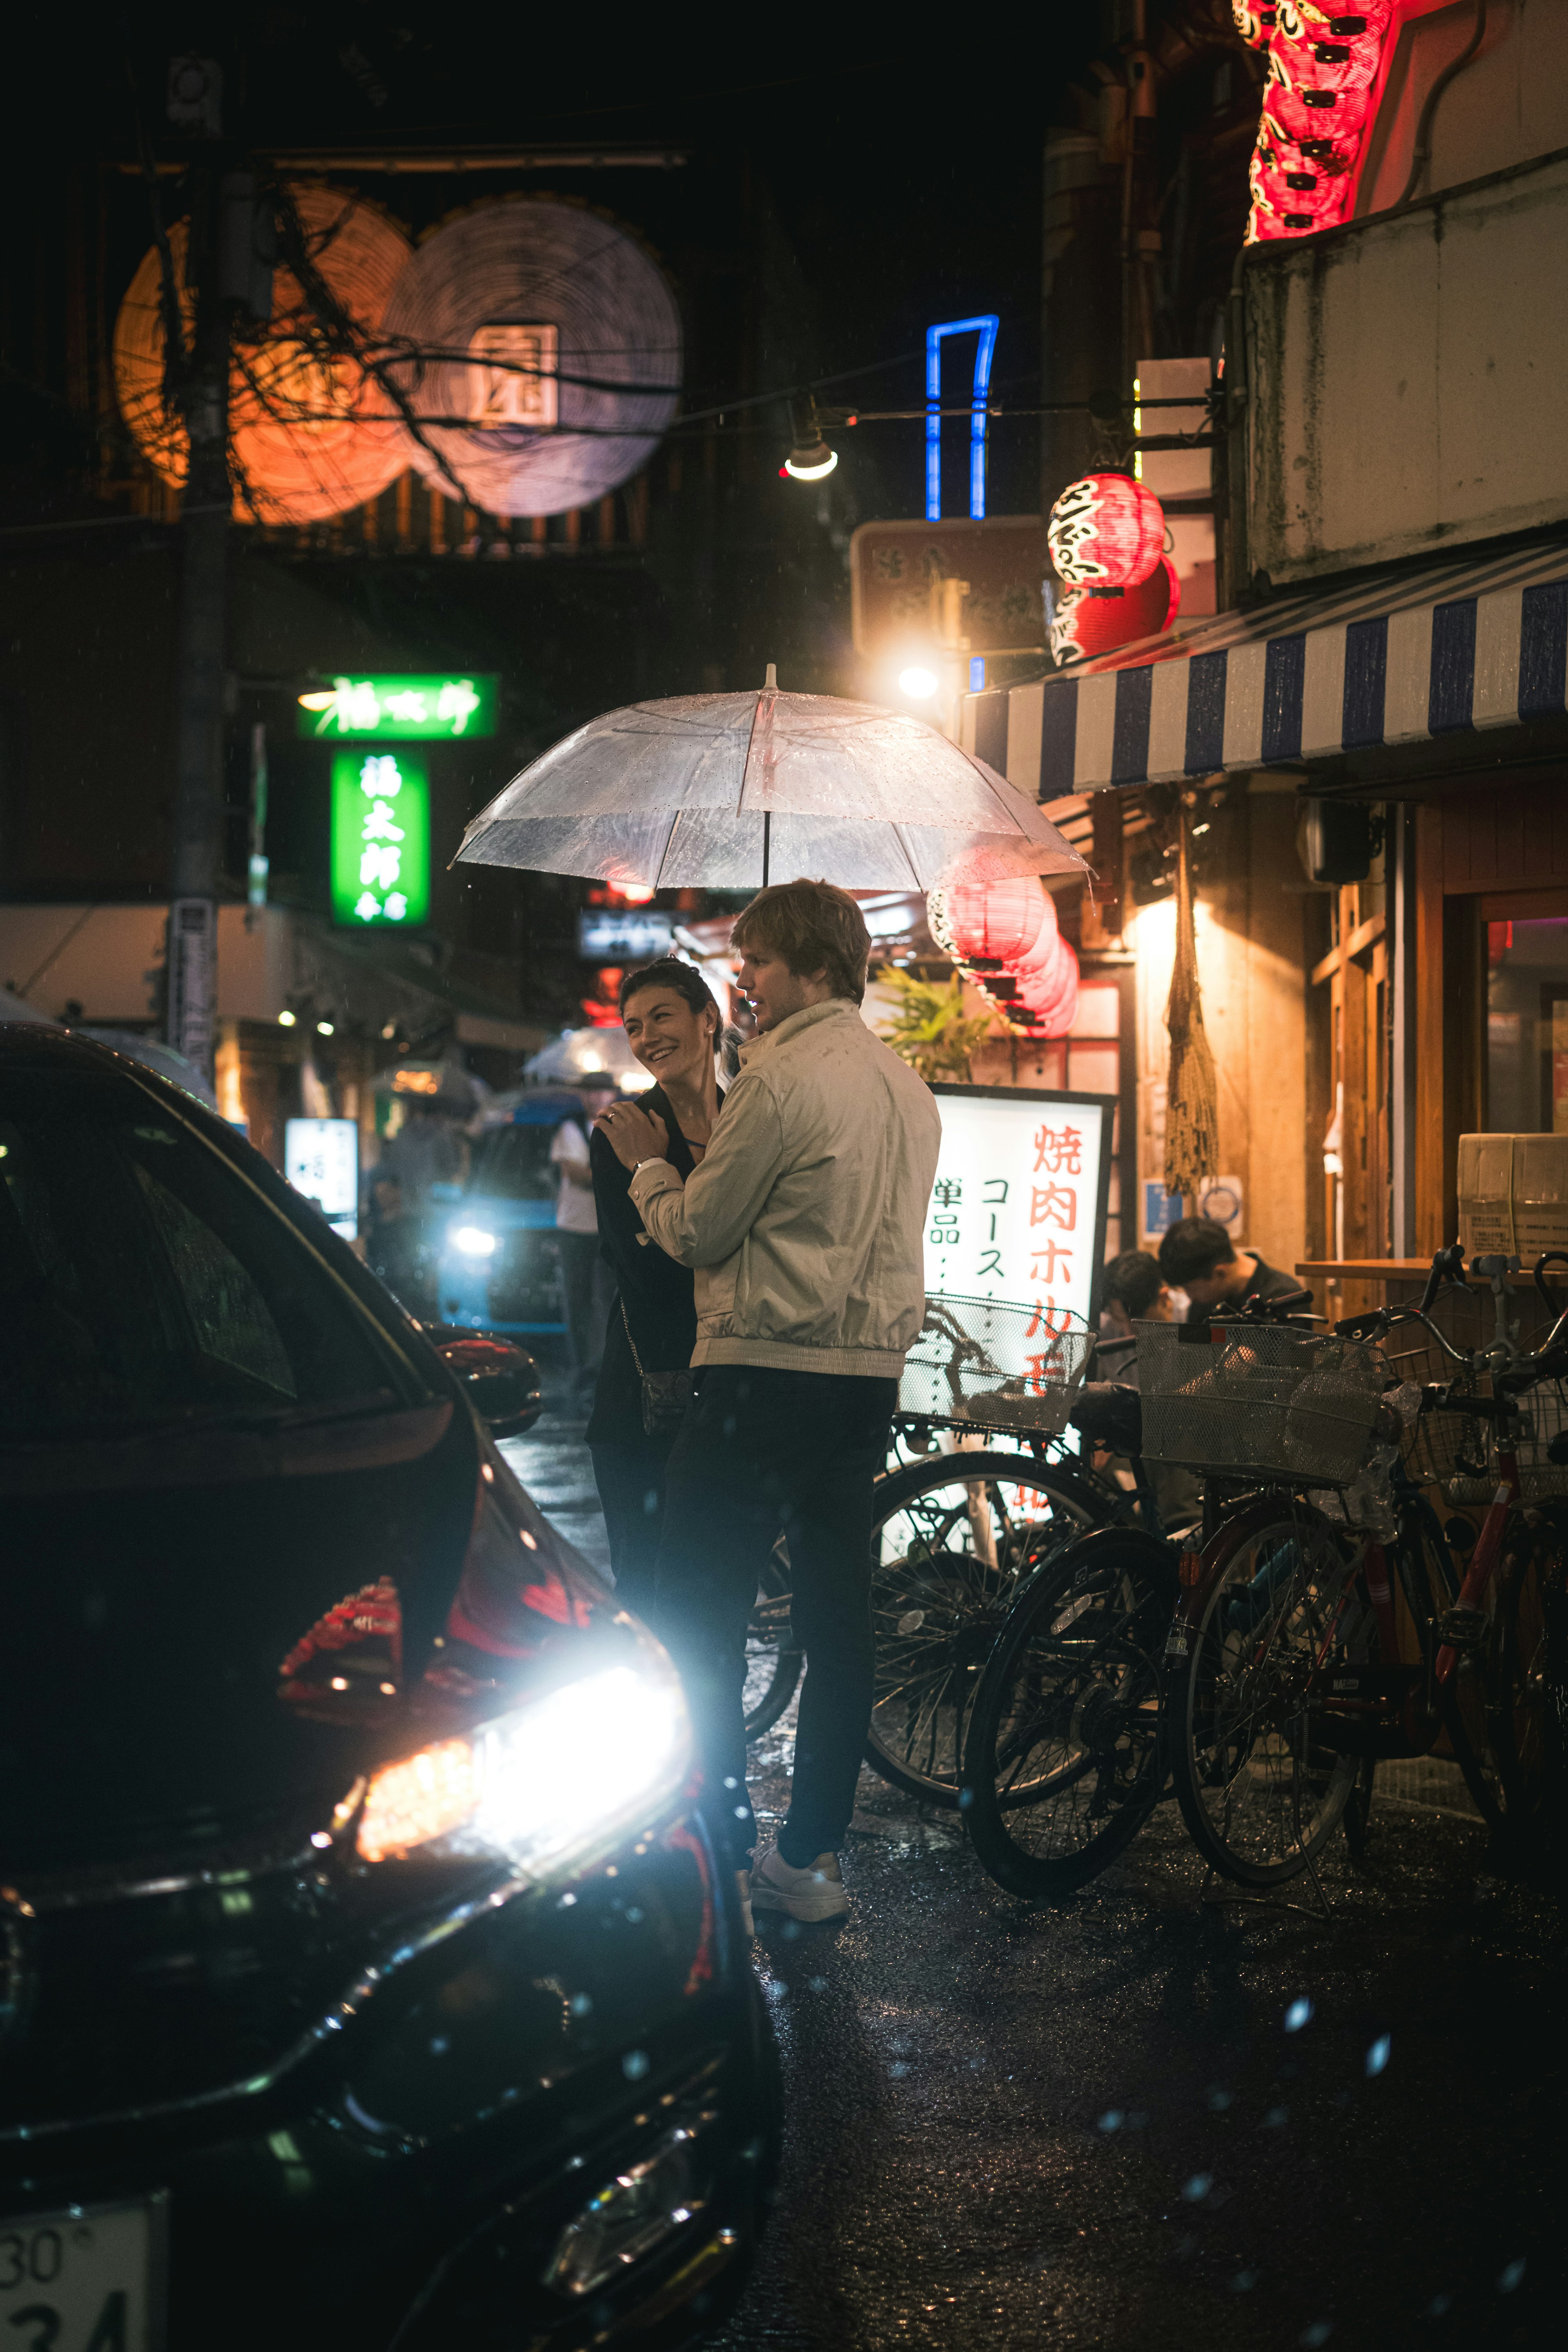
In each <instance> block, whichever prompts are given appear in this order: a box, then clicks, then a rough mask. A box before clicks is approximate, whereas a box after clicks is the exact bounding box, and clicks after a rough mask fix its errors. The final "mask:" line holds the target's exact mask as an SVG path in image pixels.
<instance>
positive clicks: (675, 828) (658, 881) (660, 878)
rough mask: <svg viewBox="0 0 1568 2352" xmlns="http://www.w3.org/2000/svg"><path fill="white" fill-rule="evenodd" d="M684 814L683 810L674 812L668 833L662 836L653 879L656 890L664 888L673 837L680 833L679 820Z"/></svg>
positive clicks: (673, 842)
mask: <svg viewBox="0 0 1568 2352" xmlns="http://www.w3.org/2000/svg"><path fill="white" fill-rule="evenodd" d="M685 814H686V812H685V810H684V809H677V810H676V812H675V814H674V816H673V818H672V819H671V821H670V827H669V831H668V833H667V834H666V835H665V836H664V847H663V848H662V849H661V850H660V851H659V853H658V868H657V870H656V871H655V874H654V877H653V887H654V888H655V889H656V890H662V889H663V887H664V869H665V867H666V866H668V864H669V853H670V851H671V850H672V849H673V848H674V847H675V836H676V835H677V834H678V833H679V831H680V820H681V818H682V817H683V816H684V815H685Z"/></svg>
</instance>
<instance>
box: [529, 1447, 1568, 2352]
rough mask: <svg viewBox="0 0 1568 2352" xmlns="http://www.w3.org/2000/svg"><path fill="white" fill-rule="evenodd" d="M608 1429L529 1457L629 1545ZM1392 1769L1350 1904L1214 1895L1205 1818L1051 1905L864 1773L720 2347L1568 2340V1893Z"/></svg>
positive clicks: (779, 1788) (548, 1499)
mask: <svg viewBox="0 0 1568 2352" xmlns="http://www.w3.org/2000/svg"><path fill="white" fill-rule="evenodd" d="M580 1428H581V1424H580V1423H576V1422H574V1421H572V1420H571V1419H569V1418H567V1417H564V1416H563V1415H559V1414H555V1415H552V1417H551V1419H550V1420H549V1421H548V1422H547V1423H543V1424H542V1425H541V1428H540V1430H539V1431H538V1432H537V1433H535V1434H534V1435H533V1436H532V1437H531V1438H529V1439H526V1440H524V1441H522V1442H521V1444H518V1445H516V1446H513V1447H509V1448H508V1451H509V1453H510V1454H512V1456H513V1458H514V1460H515V1461H516V1463H517V1466H518V1468H519V1470H520V1472H521V1475H523V1476H524V1477H525V1478H526V1479H527V1480H528V1481H529V1483H530V1485H531V1487H532V1488H533V1491H534V1492H535V1494H536V1495H537V1496H538V1499H539V1501H540V1503H541V1505H542V1507H543V1508H545V1509H546V1510H547V1511H549V1512H550V1513H551V1515H552V1517H554V1518H555V1519H556V1521H557V1523H558V1524H559V1525H560V1526H561V1527H562V1528H563V1532H565V1533H567V1534H569V1535H570V1536H571V1537H572V1538H573V1540H574V1541H575V1542H576V1543H578V1544H579V1545H580V1547H581V1548H582V1549H584V1551H586V1552H587V1553H588V1554H589V1556H590V1557H591V1558H594V1559H599V1560H601V1561H602V1560H603V1559H604V1535H603V1526H602V1522H600V1521H599V1518H598V1514H597V1509H596V1506H595V1498H594V1492H593V1483H592V1477H591V1473H590V1470H589V1465H588V1461H587V1455H586V1454H585V1452H584V1449H583V1448H582V1447H581V1444H580V1443H578V1442H577V1441H578V1438H579V1435H580ZM788 1747H789V1740H788V1718H786V1719H785V1723H784V1725H783V1726H781V1727H780V1729H779V1731H778V1732H776V1733H774V1734H773V1735H772V1736H770V1738H769V1739H768V1740H767V1741H765V1742H764V1743H763V1747H762V1748H761V1750H760V1751H758V1752H757V1754H756V1756H755V1764H756V1774H755V1778H754V1781H753V1793H754V1795H755V1797H756V1800H757V1810H758V1813H759V1816H760V1818H761V1819H762V1820H763V1823H764V1826H766V1824H767V1823H768V1822H769V1821H770V1819H773V1818H776V1817H777V1815H778V1814H779V1813H780V1811H782V1809H783V1805H784V1801H785V1794H786V1785H787V1783H786V1774H787V1757H788ZM1383 1777H1384V1780H1387V1781H1388V1782H1389V1783H1390V1786H1389V1787H1388V1788H1387V1789H1386V1790H1384V1788H1383V1787H1382V1785H1381V1783H1380V1793H1379V1797H1378V1800H1377V1802H1376V1805H1375V1807H1374V1811H1373V1824H1372V1836H1371V1839H1370V1842H1369V1845H1368V1850H1367V1853H1366V1857H1365V1860H1364V1863H1363V1864H1362V1865H1361V1866H1359V1867H1356V1866H1353V1865H1352V1863H1351V1860H1350V1857H1349V1855H1348V1853H1347V1851H1346V1849H1345V1847H1344V1845H1343V1843H1338V1842H1337V1843H1336V1844H1335V1846H1334V1847H1333V1848H1332V1849H1331V1855H1330V1859H1329V1861H1328V1864H1327V1866H1326V1867H1325V1869H1324V1871H1323V1874H1322V1876H1323V1886H1324V1891H1325V1894H1326V1896H1327V1900H1328V1904H1329V1916H1328V1917H1327V1918H1326V1919H1324V1918H1322V1917H1321V1916H1318V1914H1317V1913H1316V1910H1315V1908H1314V1906H1313V1905H1312V1902H1311V1897H1310V1892H1303V1891H1302V1890H1301V1888H1300V1883H1298V1886H1297V1888H1296V1889H1295V1890H1292V1891H1293V1892H1294V1893H1295V1895H1296V1896H1297V1903H1296V1904H1293V1905H1290V1906H1286V1905H1283V1904H1281V1903H1280V1902H1279V1900H1278V1899H1270V1900H1268V1901H1264V1902H1258V1901H1247V1902H1235V1901H1228V1900H1223V1899H1222V1900H1214V1899H1211V1898H1213V1897H1214V1896H1215V1895H1220V1896H1223V1895H1225V1893H1226V1890H1225V1889H1224V1888H1222V1887H1220V1886H1218V1885H1208V1886H1207V1887H1206V1888H1205V1877H1204V1872H1203V1867H1202V1865H1201V1864H1200V1863H1198V1861H1197V1860H1196V1859H1195V1857H1194V1854H1193V1853H1192V1851H1191V1849H1190V1847H1189V1846H1188V1845H1187V1844H1186V1843H1185V1840H1184V1834H1183V1832H1182V1829H1181V1823H1180V1819H1179V1816H1178V1815H1177V1814H1176V1811H1175V1809H1174V1807H1173V1806H1167V1807H1163V1808H1162V1810H1161V1811H1160V1812H1159V1813H1158V1814H1157V1815H1156V1816H1155V1819H1154V1821H1153V1822H1152V1824H1151V1825H1150V1826H1149V1828H1147V1829H1146V1830H1145V1831H1144V1832H1143V1834H1142V1837H1141V1838H1140V1839H1139V1840H1138V1841H1137V1842H1136V1843H1135V1844H1134V1845H1133V1846H1132V1847H1131V1850H1130V1852H1129V1853H1128V1855H1127V1856H1126V1857H1125V1858H1124V1860H1123V1861H1122V1862H1121V1864H1119V1865H1118V1866H1117V1867H1115V1868H1114V1869H1113V1870H1111V1871H1110V1872H1109V1873H1108V1874H1106V1875H1105V1876H1104V1877H1103V1878H1101V1879H1100V1880H1099V1881H1098V1882H1097V1883H1096V1884H1095V1885H1093V1886H1091V1887H1089V1888H1088V1889H1086V1890H1085V1891H1084V1892H1083V1893H1082V1894H1081V1895H1079V1896H1077V1897H1076V1898H1074V1899H1072V1900H1070V1901H1068V1902H1067V1903H1065V1904H1062V1905H1059V1906H1055V1907H1052V1908H1049V1909H1033V1908H1031V1907H1029V1906H1026V1905H1024V1904H1021V1903H1018V1902H1016V1900H1014V1899H1013V1898H1012V1897H1010V1896H1008V1895H1005V1894H1003V1892H1002V1891H1001V1889H1000V1888H998V1887H996V1886H994V1885H993V1884H992V1883H991V1881H990V1880H989V1879H987V1878H986V1876H985V1874H984V1872H983V1871H982V1869H981V1868H980V1865H979V1864H978V1863H977V1862H976V1861H975V1859H974V1857H973V1854H972V1853H970V1851H969V1849H968V1847H967V1844H966V1843H965V1841H964V1839H963V1833H962V1829H961V1827H960V1824H959V1820H958V1816H957V1815H956V1814H952V1813H949V1814H943V1813H941V1812H938V1811H934V1810H930V1809H925V1808H921V1807H914V1806H911V1805H910V1802H909V1801H908V1800H906V1799H903V1798H901V1797H899V1796H897V1795H896V1794H895V1793H894V1792H892V1791H891V1790H887V1789H885V1788H884V1787H883V1786H882V1784H881V1783H880V1782H879V1781H878V1780H875V1779H874V1778H873V1777H872V1776H871V1775H870V1774H869V1773H865V1774H863V1775H862V1780H861V1788H860V1805H859V1809H858V1811H857V1815H856V1819H855V1823H854V1826H853V1830H852V1832H851V1838H850V1843H849V1847H848V1849H847V1853H846V1854H845V1857H844V1868H845V1877H846V1880H847V1884H848V1886H849V1889H850V1893H851V1897H852V1902H853V1916H852V1917H851V1919H850V1921H849V1923H848V1925H847V1927H844V1928H842V1929H839V1930H838V1931H837V1932H835V1931H831V1930H829V1931H823V1930H810V1929H807V1930H803V1931H799V1932H797V1933H795V1935H794V1936H793V1937H784V1936H780V1935H779V1934H778V1933H777V1932H776V1931H774V1932H771V1933H770V1934H769V1937H768V1939H767V1941H766V1942H765V1943H764V1944H762V1945H759V1947H758V1951H757V1967H758V1970H759V1974H760V1976H761V1979H762V1981H763V1986H764V1989H765V1990H766V1993H767V1997H768V2000H769V2003H770V2006H771V2009H772V2011H773V2019H774V2022H775V2025H776V2027H777V2031H778V2036H779V2042H780V2045H781V2049H782V2051H783V2055H784V2079H785V2094H786V2116H787V2125H786V2146H785V2152H784V2169H783V2176H782V2179H781V2182H780V2188H779V2195H778V2201H777V2206H776V2210H775V2212H774V2215H773V2224H772V2228H771V2231H770V2232H769V2235H768V2238H767V2240H766V2242H765V2243H764V2246H763V2251H762V2253H761V2256H760V2258H759V2261H758V2263H757V2267H756V2270H755V2273H754V2274H753V2276H752V2282H751V2284H750V2286H749V2288H748V2290H747V2292H746V2294H745V2296H744V2299H743V2300H742V2304H741V2305H740V2307H739V2308H738V2310H737V2311H736V2313H735V2314H734V2315H733V2316H732V2318H731V2320H730V2322H729V2323H728V2325H727V2326H724V2327H723V2328H722V2330H721V2332H720V2333H719V2334H718V2335H717V2336H714V2337H713V2338H711V2339H710V2340H711V2343H712V2345H713V2346H714V2347H717V2352H846V2348H847V2347H852V2352H861V2347H866V2352H881V2347H891V2346H896V2345H898V2346H903V2345H914V2346H927V2345H930V2346H941V2347H1009V2352H1010V2347H1057V2346H1069V2345H1072V2346H1089V2345H1096V2346H1112V2347H1130V2352H1131V2347H1136V2352H1143V2347H1170V2352H1185V2347H1193V2348H1194V2352H1229V2347H1247V2352H1252V2347H1258V2352H1274V2347H1279V2352H1289V2348H1290V2347H1304V2352H1313V2347H1319V2346H1332V2347H1336V2352H1338V2347H1363V2346H1365V2347H1380V2352H1381V2347H1403V2346H1405V2345H1410V2346H1418V2347H1433V2352H1440V2348H1441V2347H1458V2346H1464V2347H1470V2346H1483V2345H1484V2346H1487V2347H1503V2346H1508V2347H1515V2346H1530V2347H1537V2346H1542V2347H1545V2346H1552V2347H1557V2346H1559V2345H1561V2344H1562V2343H1563V2341H1564V2340H1565V2336H1568V2327H1565V2323H1564V2317H1563V2285H1564V2283H1565V2279H1564V2273H1565V2269H1568V2263H1565V2259H1564V2250H1565V2244H1568V2163H1565V2161H1564V2154H1563V2115H1564V2098H1563V2095H1564V2087H1565V2083H1564V2077H1565V2065H1564V2060H1565V2057H1568V2030H1565V2026H1564V2014H1565V1993H1568V1971H1565V1969H1564V1967H1563V1958H1564V1952H1563V1946H1564V1932H1563V1931H1564V1916H1565V1906H1564V1903H1563V1899H1562V1898H1563V1885H1562V1881H1561V1879H1560V1878H1553V1876H1552V1874H1550V1873H1549V1872H1546V1871H1542V1872H1541V1873H1539V1874H1536V1875H1535V1876H1534V1877H1532V1878H1520V1877H1517V1876H1511V1875H1507V1874H1502V1873H1501V1872H1500V1870H1499V1868H1498V1866H1497V1865H1496V1864H1495V1863H1494V1862H1493V1861H1492V1859H1491V1858H1490V1857H1489V1854H1488V1853H1487V1844H1486V1838H1485V1835H1484V1832H1483V1831H1482V1829H1481V1827H1480V1825H1479V1822H1476V1821H1475V1819H1474V1818H1473V1816H1471V1815H1470V1814H1469V1809H1468V1800H1467V1799H1466V1797H1465V1794H1464V1791H1463V1789H1462V1786H1458V1785H1457V1782H1458V1776H1457V1774H1456V1773H1454V1772H1453V1771H1452V1769H1451V1768H1444V1767H1440V1766H1431V1765H1426V1766H1420V1767H1410V1766H1405V1767H1392V1768H1391V1767H1384V1773H1383ZM1302 2003H1308V2004H1310V2015H1309V2016H1307V2017H1306V2021H1305V2022H1300V2019H1301V2017H1302V2015H1303V2011H1302V2010H1301V2008H1300V2004H1302ZM1288 2020H1291V2021H1292V2022H1293V2030H1292V2024H1291V2023H1288ZM1384 2044H1386V2050H1384ZM1380 2061H1383V2062H1384V2063H1381V2064H1380V2063H1379V2062H1380Z"/></svg>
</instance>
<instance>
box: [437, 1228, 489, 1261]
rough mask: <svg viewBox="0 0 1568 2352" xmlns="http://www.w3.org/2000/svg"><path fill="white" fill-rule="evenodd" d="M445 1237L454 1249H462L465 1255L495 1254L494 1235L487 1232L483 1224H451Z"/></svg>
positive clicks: (487, 1255)
mask: <svg viewBox="0 0 1568 2352" xmlns="http://www.w3.org/2000/svg"><path fill="white" fill-rule="evenodd" d="M447 1239H448V1241H449V1242H450V1243H451V1244H452V1247H453V1248H454V1249H455V1250H461V1251H462V1253H463V1255H464V1256H465V1257H493V1256H494V1255H495V1246H496V1237H495V1235H494V1234H492V1233H487V1231H486V1230H485V1228H484V1226H483V1225H453V1226H452V1227H451V1228H450V1230H449V1232H448V1234H447Z"/></svg>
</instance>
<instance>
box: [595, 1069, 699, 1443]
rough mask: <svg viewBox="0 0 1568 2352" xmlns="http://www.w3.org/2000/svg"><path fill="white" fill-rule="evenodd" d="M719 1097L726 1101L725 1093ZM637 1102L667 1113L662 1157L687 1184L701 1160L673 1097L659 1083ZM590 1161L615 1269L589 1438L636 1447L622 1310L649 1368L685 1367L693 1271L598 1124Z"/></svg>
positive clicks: (634, 1395) (637, 1387)
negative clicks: (674, 1252) (654, 1235)
mask: <svg viewBox="0 0 1568 2352" xmlns="http://www.w3.org/2000/svg"><path fill="white" fill-rule="evenodd" d="M719 1099H720V1101H721V1102H722V1101H723V1099H724V1097H723V1096H722V1095H721V1096H720V1097H719ZM638 1104H639V1107H640V1108H642V1109H644V1110H648V1111H652V1112H653V1113H654V1114H655V1115H656V1116H657V1117H658V1118H662V1119H663V1121H664V1123H665V1126H666V1127H667V1128H668V1130H669V1142H668V1146H667V1147H666V1150H665V1154H664V1156H665V1158H666V1159H667V1160H668V1162H669V1164H670V1166H671V1167H672V1168H673V1169H674V1170H675V1171H676V1173H677V1175H678V1176H679V1178H680V1181H681V1182H682V1183H684V1182H685V1181H686V1179H687V1178H688V1177H689V1175H690V1173H691V1171H692V1170H693V1168H695V1167H696V1165H697V1162H696V1160H694V1159H693V1158H692V1155H691V1146H690V1145H689V1143H688V1142H687V1140H686V1138H685V1137H684V1136H683V1135H682V1133H681V1132H680V1127H679V1121H678V1120H677V1118H676V1116H675V1113H674V1111H673V1109H672V1108H670V1103H669V1097H668V1096H667V1095H666V1093H665V1091H664V1089H663V1087H652V1088H650V1090H649V1091H648V1093H647V1094H646V1095H642V1096H639V1097H638ZM588 1162H589V1165H590V1167H591V1168H592V1170H593V1171H594V1205H595V1208H596V1209H597V1211H598V1213H599V1253H600V1255H601V1256H602V1257H604V1258H605V1259H607V1260H608V1262H609V1265H610V1266H611V1268H612V1269H613V1271H614V1274H615V1277H616V1301H615V1305H614V1306H613V1307H611V1309H610V1319H609V1323H608V1325H607V1327H606V1328H605V1355H604V1360H603V1362H602V1363H601V1365H600V1367H599V1384H598V1387H597V1389H596V1390H595V1394H594V1411H593V1413H592V1415H591V1416H590V1419H589V1422H588V1427H587V1430H586V1432H585V1435H586V1439H587V1443H588V1444H590V1445H617V1444H618V1445H638V1444H643V1443H644V1436H643V1425H642V1390H641V1383H640V1382H639V1381H638V1379H637V1365H636V1364H635V1363H634V1362H633V1360H632V1351H631V1349H630V1348H629V1347H628V1346H627V1344H626V1324H625V1323H623V1322H622V1320H621V1308H622V1306H623V1304H624V1305H625V1307H626V1316H627V1318H628V1319H629V1321H630V1323H631V1327H632V1336H633V1338H634V1339H636V1341H637V1354H638V1355H639V1356H640V1357H641V1358H642V1366H643V1370H644V1371H645V1372H674V1371H684V1370H686V1368H687V1366H688V1365H689V1363H690V1361H691V1351H692V1349H694V1348H695V1347H696V1345H697V1307H696V1305H695V1302H694V1299H693V1297H692V1281H691V1271H690V1268H689V1266H684V1265H677V1264H676V1262H675V1260H674V1258H672V1257H667V1256H666V1255H665V1253H664V1252H663V1250H661V1249H660V1247H659V1245H658V1243H657V1242H656V1241H654V1240H653V1239H651V1237H650V1236H649V1234H648V1232H647V1227H646V1226H645V1225H644V1223H643V1221H642V1219H641V1218H640V1217H639V1216H638V1214H637V1210H636V1208H635V1206H634V1205H633V1202H632V1197H631V1181H632V1171H631V1170H630V1169H629V1168H625V1167H623V1166H622V1164H621V1162H620V1161H619V1160H617V1159H616V1155H615V1152H614V1151H613V1150H611V1148H610V1142H609V1139H608V1137H607V1136H604V1135H601V1134H600V1133H599V1131H598V1129H595V1130H594V1132H593V1134H592V1135H591V1136H590V1137H589V1139H588ZM659 1442H660V1443H664V1442H665V1441H663V1440H661V1441H659Z"/></svg>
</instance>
